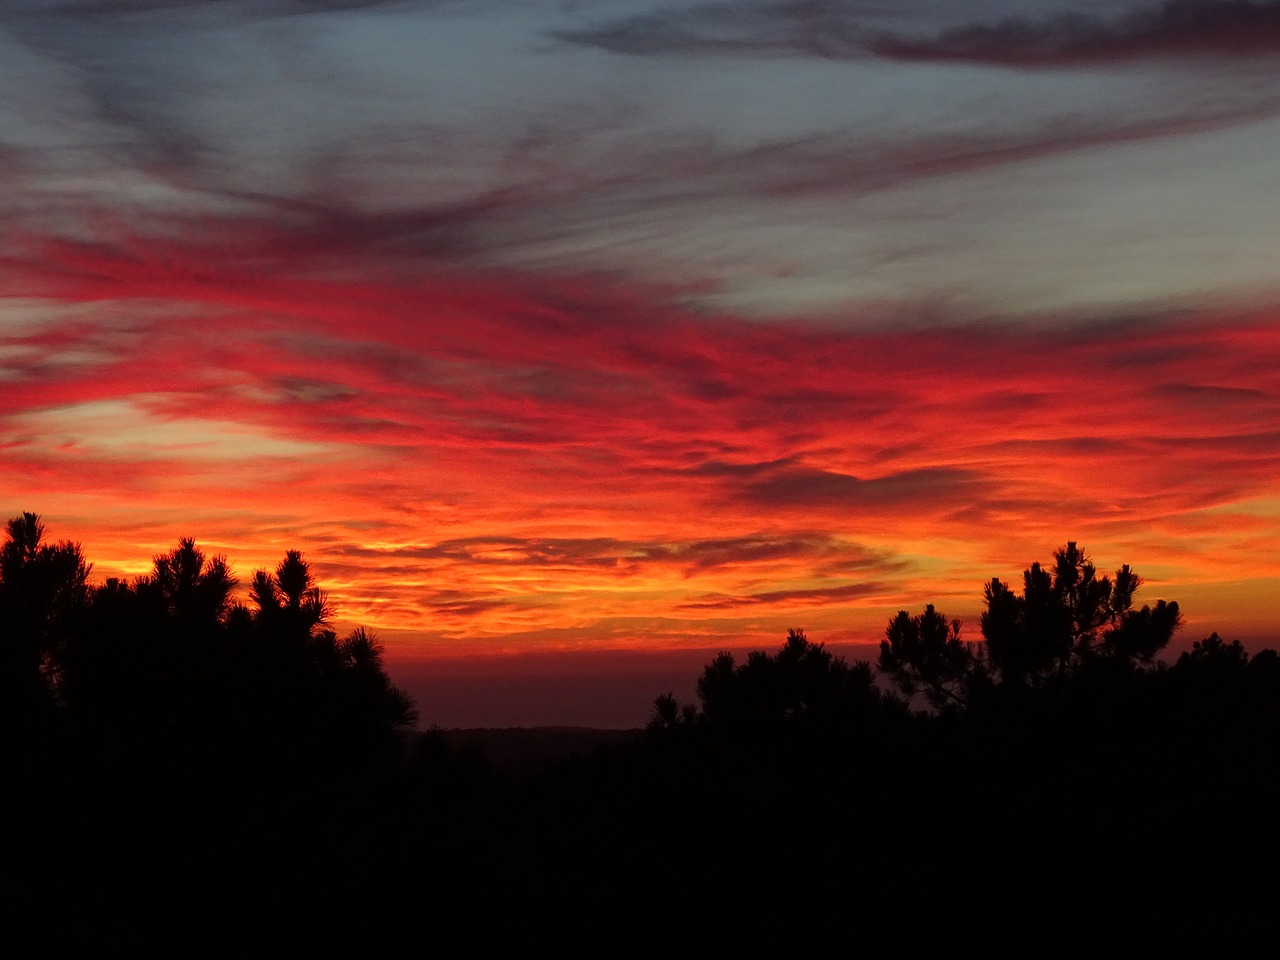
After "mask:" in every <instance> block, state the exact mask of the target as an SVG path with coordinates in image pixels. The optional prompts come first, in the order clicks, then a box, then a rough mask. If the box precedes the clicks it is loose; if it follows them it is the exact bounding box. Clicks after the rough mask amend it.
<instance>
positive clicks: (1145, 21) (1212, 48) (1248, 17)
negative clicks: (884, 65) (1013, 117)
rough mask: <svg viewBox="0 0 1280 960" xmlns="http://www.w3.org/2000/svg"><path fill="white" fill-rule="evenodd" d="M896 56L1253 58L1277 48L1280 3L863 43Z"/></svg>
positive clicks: (1032, 63) (1146, 11)
mask: <svg viewBox="0 0 1280 960" xmlns="http://www.w3.org/2000/svg"><path fill="white" fill-rule="evenodd" d="M867 49H868V50H869V51H870V52H872V53H875V54H877V55H879V56H883V57H891V58H894V59H901V60H930V61H939V62H941V61H948V62H965V63H989V64H998V65H1002V66H1014V67H1068V66H1086V65H1091V64H1104V63H1116V62H1123V61H1133V60H1150V59H1182V58H1206V57H1207V58H1213V59H1219V60H1237V59H1256V58H1259V57H1267V56H1271V55H1274V54H1275V53H1277V52H1280V3H1275V2H1271V0H1263V2H1249V0H1168V2H1166V3H1164V4H1162V5H1160V6H1159V7H1157V8H1155V9H1151V8H1149V7H1143V8H1138V9H1135V10H1133V11H1132V12H1130V13H1128V14H1125V15H1123V16H1121V17H1120V18H1119V19H1116V20H1102V19H1097V18H1093V17H1088V16H1084V15H1081V14H1070V13H1063V14H1060V15H1058V16H1056V17H1053V18H1050V19H1046V20H1023V19H1006V20H1002V21H999V22H998V23H974V24H970V25H967V26H963V27H958V28H954V29H949V30H945V31H943V32H942V33H940V34H938V35H936V36H933V37H922V38H914V37H904V36H894V35H882V36H878V37H876V38H874V39H873V40H871V41H870V42H868V44H867Z"/></svg>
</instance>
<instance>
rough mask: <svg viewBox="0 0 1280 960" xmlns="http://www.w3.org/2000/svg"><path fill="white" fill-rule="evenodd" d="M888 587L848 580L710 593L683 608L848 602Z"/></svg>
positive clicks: (682, 607)
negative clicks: (760, 590) (834, 584)
mask: <svg viewBox="0 0 1280 960" xmlns="http://www.w3.org/2000/svg"><path fill="white" fill-rule="evenodd" d="M884 591H885V585H884V584H882V583H872V582H867V583H849V584H842V585H841V586H838V587H815V588H807V589H805V588H801V589H794V590H768V591H765V592H764V593H753V594H750V595H748V596H739V597H725V596H715V595H712V596H707V597H702V598H699V599H696V600H690V601H688V602H686V603H682V604H681V605H680V608H681V609H683V610H732V609H736V608H739V607H752V606H756V605H769V606H787V607H793V606H806V605H815V606H816V605H828V604H841V603H847V602H849V601H851V600H861V599H863V598H866V597H872V596H876V595H877V594H881V593H883V592H884Z"/></svg>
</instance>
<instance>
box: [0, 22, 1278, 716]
mask: <svg viewBox="0 0 1280 960" xmlns="http://www.w3.org/2000/svg"><path fill="white" fill-rule="evenodd" d="M1278 55H1280V2H1238V0H1174V2H1168V3H1152V2H1148V0H1144V2H1137V3H1134V4H1133V5H1131V6H1124V5H1118V4H1116V3H1114V2H1092V0H1091V2H1080V0H1077V2H1065V0H1064V2H1059V0H973V2H967V3H963V4H957V3H952V2H943V0H893V2H889V0H844V2H837V0H787V2H780V0H774V2H757V0H736V2H698V0H686V2H671V3H655V2H650V0H627V2H620V0H564V2H559V3H557V2H550V0H544V2H517V0H403V2H383V3H379V2H341V0H256V2H240V0H185V2H179V0H171V2H163V0H134V2H128V0H0V90H3V91H4V94H3V96H2V97H0V188H2V189H0V450H2V451H3V456H2V458H0V507H2V508H3V509H4V511H5V515H6V516H13V515H16V514H17V513H19V512H20V511H23V510H32V511H35V512H38V513H40V514H41V516H42V517H43V518H44V520H45V523H46V525H47V527H48V528H49V533H50V535H51V536H52V537H54V538H56V539H61V538H70V539H74V540H77V541H79V542H80V543H81V544H82V546H83V548H84V551H85V554H86V555H87V557H88V558H89V559H90V560H91V561H92V562H93V563H94V576H95V577H96V578H98V579H101V578H104V577H107V576H133V575H137V574H141V573H145V572H146V571H147V570H148V569H149V567H150V563H151V558H152V557H153V556H154V555H155V554H157V553H161V552H164V551H166V550H168V549H169V548H171V547H172V546H173V545H174V544H175V543H176V542H177V539H178V538H179V537H183V536H192V537H195V538H196V539H197V541H198V543H199V544H200V545H201V546H202V547H203V548H204V549H205V551H206V552H207V553H209V554H210V555H212V554H217V553H221V554H225V555H226V556H227V558H228V559H229V561H230V562H231V563H232V565H233V567H234V569H235V571H236V572H237V573H238V574H239V576H240V578H241V580H242V582H245V583H247V581H248V579H249V577H250V575H251V574H252V571H253V570H254V569H255V568H258V567H274V565H275V564H276V563H277V562H278V561H279V559H280V558H281V557H282V556H283V554H284V552H285V550H288V549H300V550H302V551H303V552H304V554H305V556H306V557H307V559H308V560H309V562H310V563H311V565H312V568H313V571H314V572H315V573H316V575H317V578H318V580H319V582H320V585H321V586H322V587H324V588H325V589H326V590H327V591H328V592H329V594H330V597H331V599H332V600H333V602H334V604H335V606H336V608H337V611H338V622H337V625H338V626H339V627H342V626H345V625H354V624H357V623H358V624H363V625H365V626H366V627H368V628H370V629H371V630H373V631H374V632H376V633H377V634H378V635H379V636H380V637H381V638H382V640H383V642H384V643H385V645H386V650H387V658H388V663H389V664H390V667H391V672H392V675H393V677H400V678H403V682H404V683H405V685H406V686H407V687H408V688H409V689H410V691H411V692H415V693H417V694H418V697H419V701H420V702H419V705H420V708H421V710H422V715H423V719H424V722H441V723H443V724H450V723H454V722H459V723H460V722H464V720H463V719H461V718H464V717H465V722H466V723H472V724H484V723H492V724H501V723H530V722H573V723H577V722H584V723H601V724H609V723H613V722H615V721H616V722H619V723H620V722H622V719H620V718H624V715H625V717H630V716H631V715H632V714H634V720H635V722H637V723H639V722H643V719H644V715H645V713H646V711H647V708H648V704H649V702H650V701H651V699H652V696H656V695H657V694H658V693H662V692H664V691H665V689H666V688H667V687H670V686H671V685H672V684H673V683H676V682H677V681H676V680H672V681H671V683H668V684H666V687H659V686H654V687H653V688H652V689H651V690H650V693H649V694H648V695H647V696H646V695H645V694H644V693H643V692H642V691H640V690H639V686H640V683H641V681H643V682H644V683H650V682H651V683H652V684H659V683H660V682H662V681H664V680H665V679H666V678H668V677H676V676H682V677H687V681H688V682H687V684H686V688H685V689H689V690H691V689H692V681H693V679H694V674H695V673H696V671H697V668H698V665H699V664H700V663H703V662H706V659H707V656H706V652H707V651H711V652H714V651H715V650H717V649H722V648H723V649H732V650H745V649H762V648H775V647H777V646H778V645H780V644H781V642H782V641H783V639H784V638H785V636H786V631H787V629H788V628H790V627H797V626H799V627H803V628H805V629H806V630H807V632H808V634H809V636H810V638H811V639H813V640H815V641H820V642H826V643H828V644H830V645H831V646H832V648H833V649H838V650H840V651H842V652H846V653H847V654H848V655H849V656H850V657H851V658H861V659H874V656H875V647H874V644H875V643H876V642H878V640H879V639H881V638H882V636H883V633H884V627H885V625H886V623H887V622H888V620H889V619H890V617H891V616H892V615H893V614H894V613H895V612H896V611H897V610H899V609H909V610H912V611H916V612H918V611H919V610H920V609H922V608H923V606H924V605H925V604H926V603H933V604H935V605H936V606H937V607H938V608H939V609H942V610H943V611H944V612H945V613H947V614H948V615H949V616H954V617H959V618H960V619H962V621H964V623H965V627H964V631H965V636H966V637H968V638H970V639H977V638H978V637H979V636H980V634H979V630H978V623H977V618H978V614H979V613H980V610H981V601H982V584H983V583H984V582H986V581H987V580H989V579H990V578H991V577H993V576H998V577H1001V578H1003V579H1005V580H1007V581H1010V582H1012V583H1015V584H1016V583H1018V582H1019V581H1020V577H1021V571H1022V570H1023V569H1024V568H1025V567H1027V566H1028V565H1029V564H1030V563H1031V562H1032V561H1036V560H1040V561H1047V560H1049V559H1050V557H1051V555H1052V552H1053V550H1054V549H1055V548H1057V547H1060V546H1062V545H1063V544H1064V543H1066V542H1067V541H1068V540H1074V541H1077V542H1079V543H1080V544H1081V545H1082V546H1083V547H1084V548H1085V549H1086V551H1087V552H1088V553H1089V554H1090V555H1091V556H1092V557H1093V558H1094V559H1095V561H1096V562H1097V564H1098V566H1099V568H1100V569H1101V570H1103V571H1110V570H1114V569H1115V568H1117V567H1118V566H1120V565H1121V564H1122V563H1129V564H1132V565H1133V567H1134V568H1135V569H1136V570H1137V571H1138V572H1139V573H1140V574H1141V575H1142V576H1143V578H1144V581H1145V582H1144V586H1143V589H1142V590H1141V591H1140V593H1139V595H1138V600H1139V602H1142V601H1146V602H1154V601H1155V600H1156V599H1159V598H1165V599H1174V600H1177V601H1178V602H1179V603H1180V605H1181V607H1182V609H1183V612H1184V615H1185V617H1186V626H1185V627H1184V628H1183V630H1182V632H1181V633H1180V635H1179V639H1178V641H1177V642H1178V643H1179V644H1181V645H1182V646H1183V647H1185V646H1188V645H1189V644H1190V643H1191V642H1192V641H1194V640H1197V639H1201V638H1202V637H1204V636H1206V635H1207V634H1208V633H1210V632H1211V631H1214V630H1216V631H1218V632H1219V633H1221V634H1222V635H1223V636H1224V637H1225V638H1227V639H1240V640H1242V641H1244V642H1245V643H1246V644H1252V645H1260V644H1268V645H1275V643H1276V640H1277V634H1278V633H1280V631H1278V630H1277V625H1280V485H1278V481H1280V313H1278V310H1280V277H1278V276H1277V273H1276V263H1277V255H1278V254H1280V162H1277V159H1276V158H1277V157H1278V156H1280V71H1277V70H1276V64H1277V62H1278V61H1277V56H1278ZM664 665H665V666H664ZM664 669H666V670H667V673H665V674H663V673H662V670H664ZM499 674H501V675H502V676H503V677H504V678H505V679H504V680H503V681H502V682H503V683H508V684H509V688H504V689H506V690H507V692H506V693H504V694H503V695H502V698H501V699H502V700H503V703H502V705H501V706H498V705H497V703H496V700H497V699H498V698H493V697H491V698H490V699H489V700H488V701H486V698H485V694H484V693H483V690H484V689H486V687H485V684H489V686H488V687H487V689H493V686H492V683H493V682H494V681H493V678H494V677H497V676H498V675H499ZM486 678H487V679H486ZM557 678H558V679H557ZM431 684H434V686H432V685H431ZM628 684H629V686H628ZM624 688H625V694H624V693H623V691H624ZM632 688H636V689H634V690H633V689H632ZM633 697H640V700H639V701H634V700H633ZM539 698H541V699H539ZM624 700H625V704H624V703H623V701H624ZM433 704H436V705H437V706H433Z"/></svg>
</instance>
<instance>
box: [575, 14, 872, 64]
mask: <svg viewBox="0 0 1280 960" xmlns="http://www.w3.org/2000/svg"><path fill="white" fill-rule="evenodd" d="M860 12H861V11H859V9H858V5H857V4H843V3H839V2H830V0H826V2H803V3H795V2H793V3H771V4H760V3H748V4H741V3H738V4H726V3H716V4H700V5H692V4H690V5H687V6H683V5H682V6H676V7H672V8H670V9H667V10H664V11H661V12H659V13H653V14H644V15H640V16H633V17H625V18H622V19H618V20H614V21H612V22H608V23H604V24H601V25H599V26H593V27H583V28H576V29H568V30H559V31H556V32H555V34H554V35H555V36H556V37H557V38H558V39H560V40H563V41H566V42H568V43H574V44H579V45H582V46H592V47H598V48H600V49H602V50H607V51H609V52H611V53H622V54H632V55H653V54H672V53H679V54H741V55H754V56H761V55H764V56H817V57H826V58H848V57H863V56H866V44H867V40H868V36H869V35H868V32H867V30H866V29H865V28H864V27H863V25H862V23H861V21H860V17H859V13H860Z"/></svg>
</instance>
